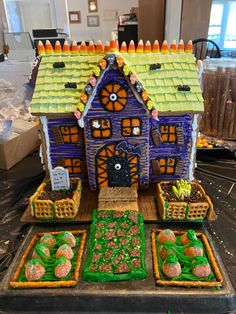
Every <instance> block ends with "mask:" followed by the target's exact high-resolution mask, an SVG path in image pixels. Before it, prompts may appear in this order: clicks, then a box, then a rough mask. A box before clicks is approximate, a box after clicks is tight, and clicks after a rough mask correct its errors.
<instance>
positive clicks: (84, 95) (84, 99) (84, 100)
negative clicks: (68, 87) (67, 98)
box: [80, 94, 88, 104]
mask: <svg viewBox="0 0 236 314" xmlns="http://www.w3.org/2000/svg"><path fill="white" fill-rule="evenodd" d="M80 99H81V101H82V103H83V104H86V102H87V100H88V96H87V95H86V94H81V95H80Z"/></svg>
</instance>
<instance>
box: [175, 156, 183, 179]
mask: <svg viewBox="0 0 236 314" xmlns="http://www.w3.org/2000/svg"><path fill="white" fill-rule="evenodd" d="M183 167H184V160H180V159H177V161H176V166H175V175H176V176H178V177H181V176H182V173H183Z"/></svg>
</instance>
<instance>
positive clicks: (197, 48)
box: [193, 38, 221, 60]
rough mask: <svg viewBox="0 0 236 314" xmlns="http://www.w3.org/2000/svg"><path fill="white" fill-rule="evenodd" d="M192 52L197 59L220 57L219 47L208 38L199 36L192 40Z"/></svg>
mask: <svg viewBox="0 0 236 314" xmlns="http://www.w3.org/2000/svg"><path fill="white" fill-rule="evenodd" d="M193 53H194V55H195V57H196V59H197V60H204V59H206V58H220V57H221V53H220V48H219V47H218V46H217V44H216V43H215V42H214V41H213V40H210V39H206V38H199V39H195V40H193Z"/></svg>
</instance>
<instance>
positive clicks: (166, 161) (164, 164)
mask: <svg viewBox="0 0 236 314" xmlns="http://www.w3.org/2000/svg"><path fill="white" fill-rule="evenodd" d="M175 165H176V159H175V158H160V159H159V167H160V173H161V174H174V173H175Z"/></svg>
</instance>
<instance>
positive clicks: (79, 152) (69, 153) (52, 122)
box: [48, 117, 86, 178]
mask: <svg viewBox="0 0 236 314" xmlns="http://www.w3.org/2000/svg"><path fill="white" fill-rule="evenodd" d="M77 124H78V122H77V119H76V118H74V117H71V118H57V119H49V118H48V135H49V140H50V156H51V161H52V167H53V168H54V167H56V166H57V165H58V160H59V159H60V158H78V159H81V160H82V161H85V160H86V157H85V147H84V131H83V129H80V135H81V140H80V141H79V142H78V143H77V144H68V143H65V144H63V145H57V144H56V142H55V139H54V136H53V132H52V127H54V126H56V127H58V126H71V125H77ZM71 176H73V175H71ZM76 176H78V175H76ZM79 176H81V177H82V178H85V177H86V175H85V176H83V175H79Z"/></svg>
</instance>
